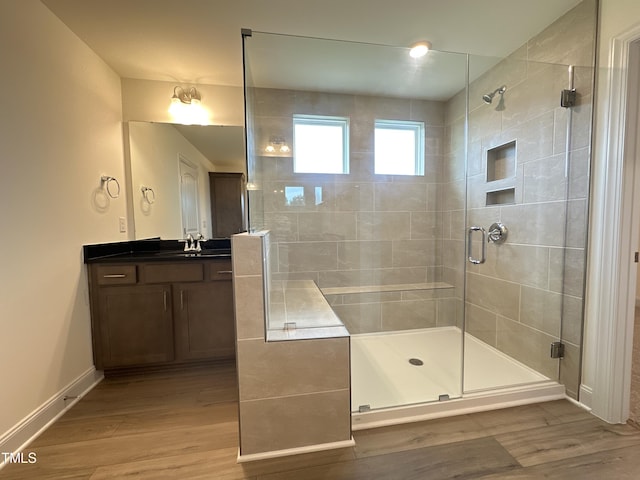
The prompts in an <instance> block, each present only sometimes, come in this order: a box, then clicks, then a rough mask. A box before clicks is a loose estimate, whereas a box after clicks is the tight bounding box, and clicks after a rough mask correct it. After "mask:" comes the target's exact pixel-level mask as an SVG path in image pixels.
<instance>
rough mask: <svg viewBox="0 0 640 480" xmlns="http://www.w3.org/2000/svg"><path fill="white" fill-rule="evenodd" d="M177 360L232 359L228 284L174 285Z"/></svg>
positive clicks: (232, 332)
mask: <svg viewBox="0 0 640 480" xmlns="http://www.w3.org/2000/svg"><path fill="white" fill-rule="evenodd" d="M174 295H175V296H176V297H175V298H174V302H175V306H176V315H175V318H176V332H177V335H178V341H177V342H176V346H177V355H178V357H179V359H181V360H186V359H197V358H232V357H233V356H234V355H235V330H234V328H235V327H234V317H233V291H232V285H231V281H228V280H227V281H217V282H208V283H191V284H189V283H182V284H176V285H174Z"/></svg>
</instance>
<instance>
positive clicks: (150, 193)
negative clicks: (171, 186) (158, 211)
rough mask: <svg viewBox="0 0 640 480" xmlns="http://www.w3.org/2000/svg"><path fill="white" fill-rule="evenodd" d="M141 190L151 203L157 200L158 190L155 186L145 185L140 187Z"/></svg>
mask: <svg viewBox="0 0 640 480" xmlns="http://www.w3.org/2000/svg"><path fill="white" fill-rule="evenodd" d="M140 191H141V192H142V196H143V197H144V199H145V200H146V201H147V203H148V204H149V205H151V204H152V203H154V202H155V201H156V192H154V191H153V188H151V187H145V186H144V185H143V186H142V187H140Z"/></svg>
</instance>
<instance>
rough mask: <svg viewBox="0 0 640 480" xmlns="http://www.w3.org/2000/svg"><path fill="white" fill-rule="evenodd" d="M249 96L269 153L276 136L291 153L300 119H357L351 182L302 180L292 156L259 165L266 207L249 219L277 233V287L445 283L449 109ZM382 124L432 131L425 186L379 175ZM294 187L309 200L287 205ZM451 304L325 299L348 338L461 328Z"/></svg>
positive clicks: (256, 92) (398, 294)
mask: <svg viewBox="0 0 640 480" xmlns="http://www.w3.org/2000/svg"><path fill="white" fill-rule="evenodd" d="M251 95H252V102H253V103H252V105H253V109H254V115H253V122H254V128H255V139H254V141H255V145H256V146H262V149H263V148H264V146H266V145H267V143H268V140H269V137H271V136H281V137H284V138H285V139H286V140H287V141H288V142H289V144H291V139H292V128H293V127H292V115H293V114H314V115H330V116H341V117H348V118H349V119H350V163H349V173H348V174H344V175H322V174H296V173H294V171H293V161H292V157H291V154H290V153H289V154H286V155H280V156H276V155H274V156H268V155H266V154H263V156H260V157H257V159H256V166H255V168H256V170H255V173H256V175H255V176H254V177H255V178H256V179H259V180H258V183H259V184H258V185H256V187H257V188H259V189H260V191H261V193H262V195H261V197H262V202H263V203H262V206H261V207H262V211H261V212H253V213H252V214H251V215H252V217H253V216H254V215H255V216H256V217H258V218H260V217H261V220H263V222H264V223H263V225H262V226H261V228H267V229H269V230H270V231H271V232H272V238H273V247H272V248H273V249H272V259H273V262H272V265H271V268H272V272H273V279H274V280H276V281H277V280H286V279H311V280H314V281H315V282H316V284H317V285H318V286H319V287H320V288H324V287H344V286H358V285H369V286H371V285H389V284H392V285H397V284H412V285H414V286H415V284H420V285H424V284H427V283H430V282H439V281H441V277H442V214H441V213H440V211H441V208H440V203H441V200H440V194H439V192H440V182H441V179H442V169H443V165H442V161H443V151H442V148H443V135H444V104H443V103H441V102H431V101H422V100H408V99H396V98H382V97H370V96H360V95H342V94H330V93H316V92H301V91H291V90H277V89H253V90H252V92H251ZM376 119H387V120H418V121H423V122H424V123H425V132H426V144H425V174H424V176H415V177H413V176H393V175H375V174H374V173H373V171H374V170H373V169H374V165H373V144H374V121H375V120H376ZM258 148H259V147H256V150H258ZM318 148H322V146H321V145H319V146H318ZM287 187H289V188H291V187H300V188H302V189H303V191H304V194H303V198H299V199H297V201H296V202H293V203H291V202H287V199H286V197H285V191H286V189H287ZM256 194H259V192H255V191H254V192H250V195H254V196H255V195H256ZM250 207H251V205H250ZM451 295H452V289H446V288H445V289H438V290H431V289H428V288H426V289H420V290H412V291H394V292H373V293H366V294H344V295H341V294H337V295H330V296H328V297H327V298H328V300H329V301H330V302H331V304H332V306H333V308H334V310H335V312H336V313H337V314H338V315H339V316H340V318H341V319H342V321H343V322H344V323H345V325H346V326H347V328H348V329H349V331H350V332H351V333H362V332H375V331H381V330H401V329H407V328H424V327H431V326H436V325H450V324H452V323H459V322H456V319H455V318H453V317H452V316H451V312H450V306H451V304H452V299H451V298H448V297H450V296H451Z"/></svg>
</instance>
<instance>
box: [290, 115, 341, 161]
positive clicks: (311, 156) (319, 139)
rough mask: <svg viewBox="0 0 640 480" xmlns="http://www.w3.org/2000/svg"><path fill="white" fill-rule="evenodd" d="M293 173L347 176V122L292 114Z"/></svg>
mask: <svg viewBox="0 0 640 480" xmlns="http://www.w3.org/2000/svg"><path fill="white" fill-rule="evenodd" d="M293 171H294V172H295V173H349V119H348V118H342V117H325V116H320V115H294V116H293Z"/></svg>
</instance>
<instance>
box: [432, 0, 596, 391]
mask: <svg viewBox="0 0 640 480" xmlns="http://www.w3.org/2000/svg"><path fill="white" fill-rule="evenodd" d="M595 22H596V2H595V1H593V0H586V1H585V2H583V3H581V4H580V5H578V6H577V7H575V8H574V9H573V10H571V11H570V12H568V13H567V14H566V15H565V16H563V17H562V18H560V19H559V20H558V21H556V22H555V23H554V24H553V25H551V26H550V27H549V28H547V29H546V30H544V31H543V32H541V33H540V34H539V35H537V36H535V37H534V38H532V39H531V40H530V41H529V42H527V43H526V44H525V45H523V46H522V47H521V48H520V49H518V50H517V51H515V52H514V53H513V54H512V55H510V56H509V57H508V58H507V59H505V60H503V61H502V62H500V63H499V64H497V65H496V67H494V68H493V69H492V70H491V71H489V72H488V73H487V74H485V75H484V76H482V77H481V78H479V79H477V80H476V81H474V82H473V83H472V84H471V85H470V92H469V110H470V114H469V156H468V162H469V163H468V175H469V181H468V204H467V208H468V225H478V226H481V227H484V228H485V229H488V227H489V226H490V225H491V224H492V223H493V222H498V221H499V222H502V223H504V224H505V225H506V226H507V228H508V229H509V234H508V235H509V237H508V240H507V242H506V243H504V244H501V245H496V244H493V243H491V244H489V245H488V246H487V261H486V263H485V264H482V265H477V266H472V265H469V266H468V270H467V276H466V280H467V291H466V298H467V304H466V319H467V323H466V329H467V332H469V333H471V334H472V335H474V336H476V337H478V338H480V339H482V340H483V341H485V342H487V343H489V344H490V345H493V346H495V347H497V348H498V349H500V350H502V351H504V352H505V353H507V354H508V355H510V356H512V357H514V358H516V359H518V360H520V361H522V362H523V363H525V364H527V365H529V366H531V367H533V368H534V369H536V370H537V371H539V372H541V373H544V374H545V375H547V376H549V377H550V378H554V379H555V378H557V376H558V361H557V360H553V359H551V358H550V353H549V352H550V344H551V342H553V341H555V340H557V339H558V338H559V337H560V335H562V340H563V342H564V343H565V357H564V358H563V359H562V360H560V365H559V368H560V380H561V382H562V383H564V384H565V386H566V387H567V390H568V393H569V394H570V395H572V396H574V397H575V396H576V394H577V391H578V387H579V368H580V355H581V352H580V348H581V341H582V339H581V330H582V296H583V277H584V259H585V238H586V226H587V203H588V201H587V196H588V187H589V177H588V172H589V158H590V133H591V107H592V92H593V83H592V79H593V55H594V41H595V24H596V23H595ZM471 64H473V58H472V59H471ZM568 65H574V66H575V68H574V71H575V88H576V90H577V93H578V96H577V99H578V100H577V105H576V106H575V107H572V108H571V109H570V110H569V109H566V108H563V107H561V106H560V92H561V91H562V90H563V89H566V88H569V74H568V67H567V66H568ZM501 85H506V86H507V91H506V92H505V94H504V97H503V102H499V101H498V100H499V99H500V97H499V96H496V98H494V102H493V103H492V104H491V105H487V104H485V103H484V102H483V100H482V95H483V94H484V93H487V92H491V91H493V90H494V89H496V88H498V87H500V86H501ZM464 100H465V99H464V93H463V92H461V93H460V94H459V95H458V96H457V97H455V98H453V99H452V100H451V101H450V102H448V104H447V108H446V113H445V116H446V124H447V132H448V133H447V138H448V141H447V150H446V161H445V165H447V166H448V167H449V168H446V169H445V172H444V174H443V175H444V182H445V184H444V185H443V190H444V192H443V198H444V199H445V200H444V202H443V215H444V225H445V228H444V230H445V231H446V232H451V239H450V241H448V242H447V244H449V245H451V246H453V245H455V248H452V249H450V250H446V251H445V257H444V272H443V275H444V276H443V278H444V280H445V281H447V282H449V283H452V284H454V285H456V287H457V288H456V291H457V292H459V291H461V286H462V280H463V275H462V270H461V269H460V268H459V262H457V258H459V257H460V256H461V255H464V254H465V253H464V249H465V238H464V236H463V234H464V228H463V225H464V211H463V210H462V208H463V206H464V203H463V201H464V196H465V190H464V179H463V178H462V177H461V176H460V172H461V169H460V168H459V167H458V166H459V164H460V163H461V162H463V161H464V148H463V147H464V145H463V144H462V143H461V142H460V138H461V134H460V132H461V131H462V129H463V125H464V105H465V103H464ZM568 126H569V129H568ZM568 132H569V133H570V137H569V138H570V140H569V142H567V133H568ZM510 142H515V159H514V160H515V176H513V177H511V176H510V177H508V178H505V179H502V180H499V181H488V180H487V156H488V152H489V151H490V150H491V149H494V148H496V147H498V148H499V147H501V146H503V145H506V144H509V143H510ZM567 144H568V145H567ZM565 175H566V177H565ZM507 188H513V189H514V198H513V199H511V200H509V201H507V202H505V203H504V204H497V205H491V204H490V203H491V202H487V192H491V191H493V190H496V189H498V190H504V189H507ZM477 241H479V240H477ZM460 298H461V297H460Z"/></svg>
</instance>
